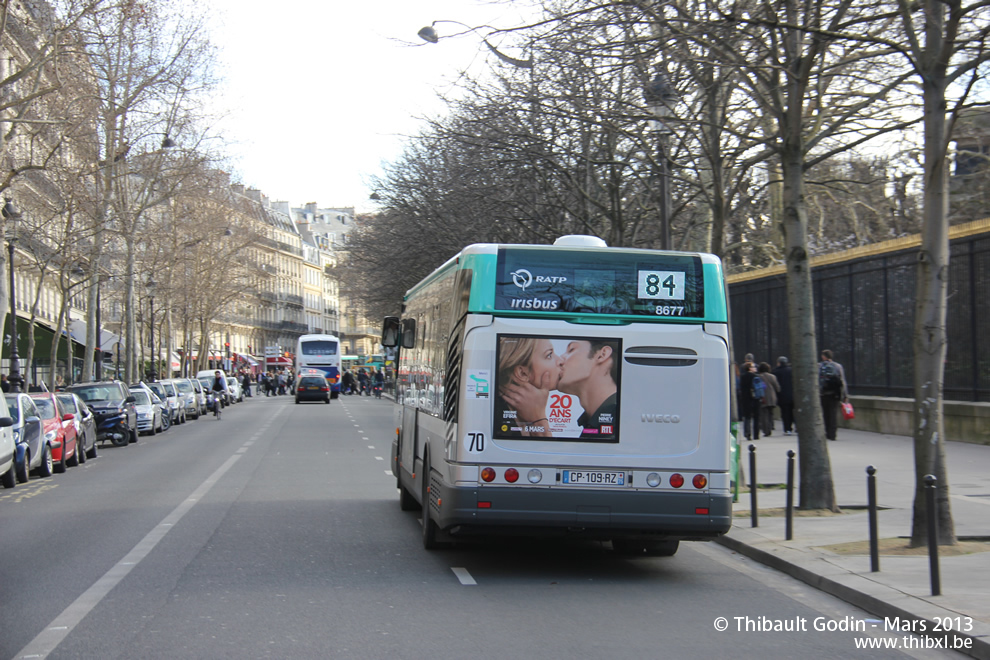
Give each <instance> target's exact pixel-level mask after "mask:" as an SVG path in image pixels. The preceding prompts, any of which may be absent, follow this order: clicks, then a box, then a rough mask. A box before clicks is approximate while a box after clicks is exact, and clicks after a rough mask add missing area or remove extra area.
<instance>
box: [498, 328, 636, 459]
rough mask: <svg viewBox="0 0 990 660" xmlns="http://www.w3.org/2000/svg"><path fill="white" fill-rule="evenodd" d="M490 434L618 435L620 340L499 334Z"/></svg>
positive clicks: (594, 438)
mask: <svg viewBox="0 0 990 660" xmlns="http://www.w3.org/2000/svg"><path fill="white" fill-rule="evenodd" d="M497 341H498V354H497V357H496V360H497V364H498V368H497V369H496V373H495V384H494V385H495V392H496V393H497V396H495V397H494V399H495V419H494V427H495V428H494V429H493V434H492V435H493V437H495V438H500V439H527V438H532V439H534V440H536V439H554V440H572V441H578V442H618V441H619V387H618V384H619V383H620V382H621V381H620V378H619V367H620V362H621V360H620V358H621V355H622V341H621V340H620V339H602V338H598V337H595V338H591V337H588V338H585V337H577V338H576V337H546V336H526V335H499V336H498V339H497Z"/></svg>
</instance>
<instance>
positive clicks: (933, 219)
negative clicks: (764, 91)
mask: <svg viewBox="0 0 990 660" xmlns="http://www.w3.org/2000/svg"><path fill="white" fill-rule="evenodd" d="M896 7H897V9H898V11H899V18H900V21H901V24H902V26H903V34H904V38H903V42H900V43H898V44H896V45H897V47H898V49H899V50H901V51H902V52H903V54H904V56H905V57H906V58H907V60H908V62H909V64H910V67H911V69H912V71H913V73H914V74H915V75H916V76H917V80H918V83H919V85H920V86H921V90H922V99H923V104H924V106H923V116H924V131H925V135H924V154H925V160H924V222H923V224H922V230H921V250H920V252H919V253H918V274H917V282H916V289H915V290H916V306H915V321H914V397H915V405H914V411H915V412H914V422H915V423H914V462H915V498H914V515H913V519H912V527H911V544H912V545H914V546H917V545H922V544H923V543H924V539H925V537H926V534H927V525H928V515H927V508H926V504H925V483H924V478H925V476H926V475H928V474H931V475H934V476H935V477H936V479H937V480H938V481H937V486H938V490H937V497H936V501H937V502H938V533H939V543H943V544H954V543H955V542H956V536H955V526H954V524H953V521H952V511H951V507H950V499H949V482H948V472H947V468H946V463H945V425H944V415H943V393H942V388H943V384H944V378H945V353H946V342H947V336H946V314H947V310H946V305H947V294H948V280H949V221H948V218H949V185H948V171H947V170H948V168H947V166H946V153H947V150H948V143H949V139H950V136H951V135H952V126H953V124H954V122H955V121H956V120H957V119H958V118H959V116H960V113H961V112H962V111H963V110H964V109H965V108H966V104H967V99H968V98H969V93H970V91H971V90H972V89H973V87H974V86H975V85H977V84H978V83H979V81H980V79H981V75H980V74H981V71H980V68H981V67H982V66H985V63H986V62H987V61H990V52H988V49H987V46H988V45H990V44H988V37H990V15H988V12H987V7H988V4H987V2H985V1H983V0H979V1H973V2H960V1H955V2H941V1H939V0H923V1H922V2H920V3H908V2H905V1H903V0H899V1H898V2H897V3H896ZM901 43H903V45H901ZM947 111H948V113H947Z"/></svg>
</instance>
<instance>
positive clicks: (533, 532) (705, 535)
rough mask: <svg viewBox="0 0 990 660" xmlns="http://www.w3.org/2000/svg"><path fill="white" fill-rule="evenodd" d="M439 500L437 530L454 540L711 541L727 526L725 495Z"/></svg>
mask: <svg viewBox="0 0 990 660" xmlns="http://www.w3.org/2000/svg"><path fill="white" fill-rule="evenodd" d="M439 496H440V507H439V508H440V512H439V519H438V520H437V524H438V526H439V527H440V529H441V530H444V531H446V532H447V533H448V534H450V535H451V536H454V537H457V536H469V535H474V534H519V535H526V536H579V537H585V538H599V539H612V538H637V539H657V540H660V539H682V540H710V539H713V538H716V537H718V536H721V535H722V534H725V533H726V532H728V531H729V528H730V527H731V526H732V496H731V495H730V494H724V495H723V494H713V493H708V492H701V493H693V492H683V493H671V492H669V491H664V492H651V491H643V490H635V491H633V490H628V491H623V490H610V489H599V490H591V489H570V488H543V489H541V488H525V487H522V488H514V487H507V488H501V487H497V486H494V487H485V488H463V487H453V486H441V487H440V493H439Z"/></svg>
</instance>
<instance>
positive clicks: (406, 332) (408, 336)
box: [402, 319, 416, 348]
mask: <svg viewBox="0 0 990 660" xmlns="http://www.w3.org/2000/svg"><path fill="white" fill-rule="evenodd" d="M415 347H416V319H402V348H415Z"/></svg>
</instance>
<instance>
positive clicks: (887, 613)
mask: <svg viewBox="0 0 990 660" xmlns="http://www.w3.org/2000/svg"><path fill="white" fill-rule="evenodd" d="M714 541H715V543H718V544H719V545H721V546H724V547H726V548H728V549H730V550H733V551H735V552H738V553H739V554H741V555H744V556H746V557H749V558H750V559H752V560H754V561H757V562H759V563H761V564H763V565H765V566H769V567H770V568H773V569H775V570H777V571H780V572H781V573H785V574H787V575H790V576H791V577H793V578H795V579H797V580H800V581H801V582H804V583H805V584H807V585H809V586H811V587H814V588H815V589H818V590H819V591H823V592H825V593H827V594H830V595H832V596H835V597H836V598H840V599H842V600H844V601H846V602H847V603H849V604H851V605H855V606H856V607H858V608H860V609H863V610H866V611H867V612H870V613H871V614H874V615H876V616H881V617H885V618H899V619H906V620H909V621H915V620H924V621H926V622H928V625H926V626H925V631H923V632H916V633H914V634H916V635H918V636H919V637H929V638H932V639H938V640H946V643H947V644H948V645H949V646H948V647H947V649H945V650H952V651H957V652H959V653H962V654H965V655H968V656H970V657H972V658H978V659H979V660H990V641H988V640H990V629H987V630H983V629H984V628H987V626H986V624H983V623H982V622H974V623H975V624H976V625H975V627H974V631H973V633H969V634H968V633H965V632H956V631H941V632H936V631H934V627H935V622H934V621H933V620H932V617H933V616H937V615H938V614H939V613H941V614H942V616H944V617H958V616H959V615H960V613H959V612H952V611H949V610H944V609H941V608H938V606H936V605H932V604H931V603H928V602H927V601H921V600H919V599H916V598H915V597H913V596H908V595H905V594H903V593H901V592H899V591H896V590H894V589H891V588H889V587H882V589H883V590H886V591H889V592H890V595H891V596H892V597H894V598H896V599H899V600H906V601H908V602H917V603H924V606H925V609H929V610H932V613H931V614H929V615H925V614H919V613H918V612H913V611H911V610H908V609H905V608H904V607H900V606H898V605H896V604H894V603H893V602H889V601H888V600H884V599H883V598H878V597H877V596H874V595H871V594H868V593H866V592H865V591H862V590H860V589H856V588H855V587H852V586H849V585H847V584H843V583H842V582H839V581H837V580H834V579H832V578H829V577H826V576H824V575H820V574H819V573H816V572H814V571H812V570H810V569H808V568H805V567H804V566H800V565H798V564H797V563H795V562H792V561H789V560H787V559H785V558H784V557H782V556H780V555H777V554H774V553H771V552H767V551H766V550H762V549H760V548H757V547H755V546H753V545H750V544H748V543H746V542H744V541H740V540H739V539H735V538H732V537H731V536H728V535H723V536H720V537H718V538H716V539H714ZM848 575H849V576H850V577H853V578H859V577H860V576H858V575H856V574H854V573H849V574H848ZM874 584H875V583H874ZM894 598H892V600H893V599H894ZM936 610H937V611H936ZM956 639H962V640H971V641H970V642H969V644H970V646H969V648H965V647H959V648H956V647H955V646H954V644H959V643H960V642H956V641H955V640H956Z"/></svg>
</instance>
